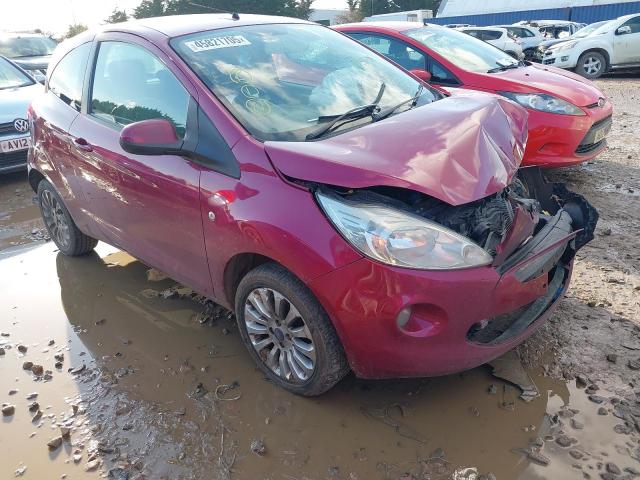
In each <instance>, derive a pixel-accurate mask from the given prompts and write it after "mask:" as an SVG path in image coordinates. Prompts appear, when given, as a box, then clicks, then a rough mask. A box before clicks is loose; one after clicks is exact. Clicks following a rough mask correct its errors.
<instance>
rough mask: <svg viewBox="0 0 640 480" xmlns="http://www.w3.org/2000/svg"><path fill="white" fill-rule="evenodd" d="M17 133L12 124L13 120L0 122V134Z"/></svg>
mask: <svg viewBox="0 0 640 480" xmlns="http://www.w3.org/2000/svg"><path fill="white" fill-rule="evenodd" d="M13 133H17V131H16V129H15V127H14V126H13V122H8V123H0V135H7V134H13Z"/></svg>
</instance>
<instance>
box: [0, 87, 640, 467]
mask: <svg viewBox="0 0 640 480" xmlns="http://www.w3.org/2000/svg"><path fill="white" fill-rule="evenodd" d="M598 83H599V85H600V86H601V87H602V89H603V90H604V91H605V93H606V94H607V95H609V96H610V97H611V98H612V100H613V102H614V105H615V108H616V113H615V122H614V127H613V130H612V132H611V135H610V137H609V144H610V149H609V151H608V152H607V153H605V154H603V155H601V156H600V157H599V158H598V159H597V160H596V161H594V162H590V163H589V164H588V165H583V166H580V167H575V168H570V169H567V170H563V171H555V172H553V173H552V174H551V176H552V178H553V179H554V180H556V181H564V182H567V183H568V184H569V187H570V188H572V189H574V190H576V191H578V192H580V193H582V194H583V195H585V196H586V197H587V198H588V199H589V200H590V201H591V202H592V203H593V204H594V205H595V206H596V208H598V210H599V212H600V223H599V226H598V230H597V233H596V239H595V240H594V241H593V242H592V243H591V244H590V245H588V246H587V247H585V248H584V249H583V250H582V251H581V252H580V253H579V255H578V258H577V261H576V267H575V272H574V278H573V283H572V286H571V288H570V290H569V292H568V295H567V297H566V299H564V300H563V302H562V304H561V306H560V308H559V310H558V311H557V313H556V314H555V315H554V316H553V318H552V319H551V321H550V322H548V324H547V325H546V326H545V327H543V328H542V329H541V330H540V331H539V332H538V333H536V334H535V335H534V336H533V337H532V338H531V339H530V340H529V341H528V342H527V343H526V344H525V345H523V346H522V347H521V348H520V349H519V354H520V356H521V359H522V362H523V364H524V365H525V366H526V367H527V372H528V373H529V375H530V376H531V379H532V381H533V383H534V384H535V386H536V387H537V390H538V391H539V392H540V395H539V396H538V397H536V398H534V399H533V400H531V401H529V402H525V401H524V400H522V399H521V398H520V393H521V391H520V389H519V388H517V387H516V386H514V385H512V384H510V383H508V382H506V381H503V380H500V379H498V378H496V377H494V376H492V375H491V371H492V369H491V368H490V367H489V366H483V367H480V368H477V369H474V370H472V371H469V372H466V373H463V374H460V375H451V376H447V377H441V378H434V379H415V380H401V381H384V382H372V381H360V380H356V379H354V378H353V377H347V378H346V379H345V380H344V381H343V382H342V383H340V384H339V385H338V386H337V387H336V388H335V389H334V390H333V391H331V392H329V393H328V394H326V395H324V396H322V397H320V398H314V399H305V398H300V397H296V396H293V395H291V394H288V393H286V392H284V391H283V390H281V389H279V388H277V387H275V386H273V385H272V384H270V383H269V382H268V381H266V380H265V379H264V378H263V376H262V375H261V374H260V373H259V372H258V371H257V370H256V369H255V368H254V366H253V365H252V364H251V361H250V359H249V356H248V355H247V354H246V353H245V351H244V348H243V346H242V344H241V343H240V338H239V335H238V333H237V329H236V327H235V325H234V323H233V321H232V319H229V318H227V316H226V315H225V314H224V312H219V311H216V310H215V309H214V310H213V311H212V309H211V308H210V307H207V306H206V305H203V303H202V299H199V298H197V297H196V298H194V297H193V296H192V295H191V294H190V292H189V291H188V290H183V289H178V288H177V287H176V285H175V284H174V282H172V281H171V280H169V279H164V278H162V277H161V276H159V275H157V272H155V271H153V270H151V271H150V270H149V269H148V267H146V266H144V265H142V264H141V263H140V262H138V261H136V260H135V259H133V258H131V257H130V256H128V255H127V254H124V253H121V252H118V251H117V250H115V249H113V248H111V247H108V246H106V245H103V244H100V245H99V247H98V250H97V252H96V254H94V255H91V256H88V257H84V258H65V257H64V256H62V255H61V254H59V253H57V252H56V250H55V247H54V245H53V244H52V243H51V242H44V241H43V238H44V235H43V233H42V225H41V224H40V221H39V219H38V211H37V207H36V206H35V205H34V204H33V203H32V196H33V194H32V192H31V190H30V189H29V187H28V185H27V183H26V181H25V180H24V175H21V174H18V175H11V176H5V177H0V249H1V250H0V274H1V275H0V333H2V336H1V337H0V347H1V348H2V350H0V353H2V351H4V354H0V401H1V402H3V403H5V404H7V413H8V414H7V415H4V416H3V417H2V424H1V425H0V478H13V477H14V476H21V477H24V478H33V479H44V478H69V479H75V478H79V479H82V478H99V477H101V476H102V477H108V478H110V479H116V480H123V479H127V478H129V479H162V478H166V479H177V478H193V479H205V478H206V479H223V480H224V479H240V480H245V479H246V480H249V479H251V480H254V479H255V480H267V479H268V480H276V479H278V480H315V479H329V480H333V479H336V480H338V479H341V480H375V479H389V480H411V479H414V480H420V479H425V480H426V479H450V478H453V479H456V480H458V479H469V480H472V479H476V480H478V479H485V480H487V479H491V478H498V479H543V478H544V479H572V478H576V479H579V478H594V479H595V478H604V479H622V478H634V477H635V476H640V403H639V400H640V273H639V271H640V250H639V249H638V246H639V244H640V243H639V241H638V236H639V234H640V80H638V79H637V78H636V79H634V78H620V77H618V78H610V79H604V80H601V81H599V82H598ZM23 244H24V245H23ZM203 312H204V313H203ZM211 313H213V314H214V315H210V314H211ZM24 347H26V350H25V349H24ZM56 356H57V357H56ZM512 360H513V356H511V357H509V358H506V359H505V361H506V362H509V361H512ZM25 362H31V363H32V364H33V365H31V366H30V365H29V364H28V363H26V364H25ZM516 363H517V362H516ZM518 364H519V363H518ZM29 366H30V367H31V370H27V369H25V367H29ZM40 367H41V368H40ZM34 394H37V396H34ZM33 402H36V403H37V405H34V404H33ZM12 406H13V407H14V408H13V409H12V408H11V407H12ZM12 410H13V412H12V413H10V412H11V411H12ZM67 433H68V435H67ZM48 442H52V447H53V448H49V447H48V446H47V443H48Z"/></svg>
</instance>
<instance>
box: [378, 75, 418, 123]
mask: <svg viewBox="0 0 640 480" xmlns="http://www.w3.org/2000/svg"><path fill="white" fill-rule="evenodd" d="M423 91H424V85H423V84H422V83H421V84H420V86H419V87H418V91H417V92H416V93H415V95H414V96H413V97H411V98H409V99H407V100H405V101H403V102H400V103H399V104H397V105H394V106H393V107H389V108H387V109H386V110H385V111H383V112H380V113H378V114H375V115H374V117H373V121H374V122H377V121H378V120H382V119H384V118H387V117H388V116H390V115H392V114H393V113H394V112H395V111H396V110H398V109H399V108H400V107H402V106H403V105H406V104H407V103H409V104H411V107H410V109H411V108H413V107H415V106H416V105H417V103H418V99H419V98H420V95H422V92H423Z"/></svg>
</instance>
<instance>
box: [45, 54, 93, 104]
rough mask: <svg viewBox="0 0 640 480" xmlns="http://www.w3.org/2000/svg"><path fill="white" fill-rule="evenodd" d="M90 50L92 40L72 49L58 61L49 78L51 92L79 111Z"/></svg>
mask: <svg viewBox="0 0 640 480" xmlns="http://www.w3.org/2000/svg"><path fill="white" fill-rule="evenodd" d="M90 52H91V42H88V43H83V44H82V45H80V46H79V47H76V48H75V49H73V50H71V51H70V52H69V53H67V54H66V55H65V56H64V57H63V58H62V60H60V61H59V62H58V64H57V65H56V66H55V68H54V70H53V72H52V73H51V77H50V78H49V92H51V93H53V94H54V95H55V96H56V97H58V98H60V99H61V100H62V101H63V102H65V103H66V104H67V105H69V106H71V107H73V108H75V109H76V110H78V111H80V107H81V100H82V85H83V84H84V74H85V70H86V69H87V60H88V59H89V53H90Z"/></svg>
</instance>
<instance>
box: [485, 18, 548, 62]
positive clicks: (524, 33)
mask: <svg viewBox="0 0 640 480" xmlns="http://www.w3.org/2000/svg"><path fill="white" fill-rule="evenodd" d="M497 26H498V27H500V28H504V29H505V30H506V31H507V32H509V33H510V34H511V35H513V36H514V37H516V38H517V39H518V40H519V41H520V46H521V47H522V51H523V52H524V58H526V59H527V60H533V59H534V58H535V55H536V50H537V48H538V46H539V45H540V44H541V43H542V42H544V41H545V40H547V38H546V37H545V36H544V35H542V33H540V30H538V28H536V27H531V26H529V25H497Z"/></svg>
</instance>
